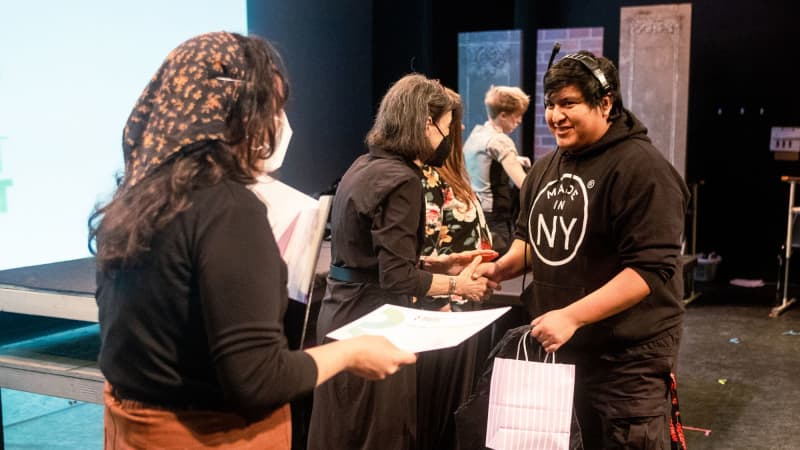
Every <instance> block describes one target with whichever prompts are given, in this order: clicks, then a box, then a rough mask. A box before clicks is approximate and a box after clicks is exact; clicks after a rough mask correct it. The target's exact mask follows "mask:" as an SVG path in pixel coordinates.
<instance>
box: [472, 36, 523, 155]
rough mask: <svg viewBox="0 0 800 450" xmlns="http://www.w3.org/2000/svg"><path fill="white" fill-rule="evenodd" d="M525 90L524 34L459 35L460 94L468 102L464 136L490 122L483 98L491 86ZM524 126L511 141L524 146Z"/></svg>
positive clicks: (518, 145) (518, 129) (512, 136)
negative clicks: (523, 75)
mask: <svg viewBox="0 0 800 450" xmlns="http://www.w3.org/2000/svg"><path fill="white" fill-rule="evenodd" d="M493 84H494V85H505V86H519V87H522V31H521V30H504V31H480V32H473V33H459V34H458V93H459V94H461V100H462V102H463V103H464V126H465V129H464V136H467V135H469V132H470V131H471V130H472V128H473V127H474V126H475V125H477V124H481V123H484V122H486V107H485V106H484V104H483V98H484V96H485V95H486V91H487V90H488V89H489V86H491V85H493ZM521 136H522V126H520V127H518V128H517V130H516V131H515V132H514V133H512V135H511V138H512V139H514V141H515V142H516V144H517V149H518V150H521V148H522V147H521V146H522V138H521Z"/></svg>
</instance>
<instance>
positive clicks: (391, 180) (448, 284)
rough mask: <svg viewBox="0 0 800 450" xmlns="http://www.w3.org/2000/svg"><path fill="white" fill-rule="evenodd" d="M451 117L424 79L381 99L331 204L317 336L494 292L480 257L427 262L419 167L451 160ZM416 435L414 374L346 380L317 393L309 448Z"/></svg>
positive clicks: (388, 444) (380, 443) (407, 444)
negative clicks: (395, 312)
mask: <svg viewBox="0 0 800 450" xmlns="http://www.w3.org/2000/svg"><path fill="white" fill-rule="evenodd" d="M452 111H453V103H452V101H451V100H450V98H449V97H448V95H447V92H446V91H445V88H444V87H443V86H442V85H441V84H440V83H439V82H438V81H434V80H429V79H427V78H425V77H424V76H422V75H417V74H413V75H407V76H405V77H403V78H401V79H400V80H399V81H397V82H396V83H395V84H394V85H393V86H392V87H391V88H390V89H389V91H388V92H387V93H386V95H385V96H384V98H383V100H382V101H381V105H380V108H379V110H378V115H377V117H376V119H375V124H374V126H373V127H372V129H371V130H370V132H369V133H368V134H367V139H366V143H367V146H368V148H369V151H368V153H366V154H364V155H362V156H360V157H359V158H358V159H357V160H356V161H355V162H354V163H353V164H352V165H351V166H350V168H349V169H348V170H347V172H346V173H345V174H344V176H343V177H342V180H341V181H340V183H339V187H338V190H337V192H336V196H335V198H334V200H333V210H332V214H331V229H332V239H331V251H332V254H331V256H332V259H331V263H332V264H331V270H330V274H329V276H328V286H327V292H326V294H325V298H324V299H323V300H322V306H321V308H320V313H319V318H318V321H317V335H318V336H325V335H326V334H327V333H328V332H330V331H332V330H334V329H336V328H339V327H341V326H342V325H345V324H347V323H348V322H350V321H352V320H355V319H357V318H359V317H361V316H363V315H364V314H367V313H369V312H371V311H373V310H374V309H376V308H378V307H380V306H381V305H383V304H386V303H390V304H394V305H399V306H413V304H414V302H415V299H416V298H417V297H422V296H426V295H428V296H433V295H446V294H457V295H460V296H462V297H464V298H468V299H471V300H481V299H483V298H486V297H487V296H488V295H490V293H491V289H492V287H493V286H495V285H494V283H491V282H488V280H486V279H485V278H483V277H476V279H473V277H472V272H473V271H474V269H475V267H477V265H478V264H479V263H480V261H481V258H480V255H481V254H482V253H483V251H481V250H476V251H473V252H465V253H461V254H456V255H444V256H437V257H433V258H426V259H425V260H424V261H423V262H422V263H421V262H420V254H421V250H422V244H423V241H424V233H425V208H424V198H423V195H422V185H421V183H420V179H421V177H422V171H421V167H422V166H423V164H424V163H426V162H430V161H435V160H444V159H446V157H447V153H448V152H449V151H450V150H451V149H452V145H451V144H450V141H449V133H450V122H451V121H452V119H453V113H452ZM465 266H466V267H465ZM432 272H435V273H432ZM416 428H417V427H416V375H415V370H414V367H410V366H406V367H403V368H401V369H400V370H399V371H398V372H397V373H396V374H394V375H392V376H391V377H389V378H387V379H385V380H382V381H378V382H372V381H366V380H363V379H359V378H357V377H352V376H349V375H347V374H340V375H339V376H336V377H334V378H332V379H331V380H330V381H329V382H328V383H326V384H324V385H322V386H319V387H318V388H317V389H316V390H315V392H314V407H313V411H312V417H311V428H310V431H309V442H308V444H309V445H308V448H309V449H381V450H387V449H389V450H391V449H397V450H405V449H410V448H414V446H415V443H416Z"/></svg>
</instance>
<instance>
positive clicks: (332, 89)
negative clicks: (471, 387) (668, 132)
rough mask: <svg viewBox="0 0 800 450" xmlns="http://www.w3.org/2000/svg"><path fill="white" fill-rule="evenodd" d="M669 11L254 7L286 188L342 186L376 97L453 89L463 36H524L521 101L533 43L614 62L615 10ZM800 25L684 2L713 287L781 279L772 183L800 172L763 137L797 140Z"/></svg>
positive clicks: (365, 3)
mask: <svg viewBox="0 0 800 450" xmlns="http://www.w3.org/2000/svg"><path fill="white" fill-rule="evenodd" d="M665 3H683V2H666V1H647V0H640V1H621V0H560V1H557V2H551V1H533V0H496V1H493V2H485V1H484V2H476V1H455V0H408V1H406V2H383V1H369V0H345V1H339V2H322V1H313V0H300V1H295V2H279V1H274V0H270V1H258V0H250V1H249V2H248V7H249V8H250V10H249V11H250V12H249V23H250V29H251V31H252V32H254V33H256V34H262V35H264V36H265V37H268V38H271V39H274V40H276V41H277V43H278V45H279V47H280V49H281V50H282V51H283V53H284V55H285V57H286V59H287V62H288V65H289V69H290V75H291V78H292V81H293V88H294V91H293V92H294V94H293V100H292V104H291V105H290V108H289V109H290V117H291V118H292V119H293V126H294V128H295V137H294V138H293V142H292V150H291V152H290V154H289V157H288V158H287V162H286V168H285V170H284V174H283V175H284V178H285V179H286V180H287V181H289V182H290V183H291V184H294V185H296V186H298V187H300V188H301V189H303V190H306V191H307V192H313V191H317V190H319V189H321V188H322V187H324V186H326V185H327V184H328V183H329V182H330V181H332V180H333V179H334V178H336V177H338V176H340V175H341V174H342V173H343V172H344V170H345V169H346V168H347V167H348V166H349V164H350V163H351V162H352V160H353V159H354V158H355V157H356V156H357V155H358V154H360V153H362V152H363V151H364V148H363V144H362V141H363V137H364V135H365V134H366V131H367V130H368V129H369V127H370V126H371V121H372V117H373V114H374V111H375V108H376V106H377V104H378V102H379V101H380V98H381V96H382V95H383V93H384V92H385V91H386V89H387V88H388V87H389V85H390V84H391V83H392V82H393V81H395V80H396V79H397V78H399V77H400V76H402V75H403V74H406V73H408V72H411V71H417V72H420V73H423V74H425V75H427V76H429V77H432V78H439V79H441V80H442V82H443V83H445V84H446V85H448V86H451V87H457V80H458V77H457V75H458V74H457V51H458V50H457V36H458V33H459V32H463V31H482V30H494V29H510V28H517V29H522V30H523V36H524V40H525V50H524V51H525V54H524V67H525V72H524V78H523V80H524V86H523V89H525V90H526V91H528V92H530V93H533V90H534V86H535V81H536V80H535V78H534V77H535V69H534V66H533V64H534V58H533V56H532V55H533V54H534V51H535V45H536V40H535V39H536V30H537V29H539V28H568V27H595V26H602V27H604V29H605V38H604V49H603V53H604V55H606V56H608V57H609V58H611V59H612V60H614V61H617V59H618V53H619V52H618V48H619V17H620V8H621V7H624V6H642V5H654V4H665ZM289 4H291V6H288V5H289ZM798 18H800V2H794V1H776V0H762V1H756V0H752V1H748V0H702V1H695V2H692V41H691V68H690V84H689V117H688V120H689V122H688V136H687V172H686V173H687V180H688V181H689V182H696V181H700V180H702V181H704V184H703V185H702V186H700V187H699V189H698V191H699V195H698V200H699V207H698V211H697V213H698V216H697V217H698V226H699V229H698V233H697V249H698V251H700V252H709V251H716V252H718V253H719V254H721V255H722V257H723V262H722V264H721V265H720V268H719V272H718V276H719V277H720V278H721V279H727V278H733V277H745V278H763V279H766V280H768V281H774V280H775V279H776V274H777V266H776V260H777V255H778V251H779V248H780V246H781V244H782V242H783V240H784V237H785V224H786V208H787V201H788V186H787V185H786V184H785V183H782V182H781V181H780V179H779V178H780V175H800V162H794V163H787V162H777V161H775V160H774V159H773V155H772V154H771V153H770V151H769V133H770V127H771V126H800V112H798V107H797V106H796V105H797V104H798V101H799V100H800V95H798V92H797V87H796V86H797V83H796V82H795V80H796V79H797V75H796V72H795V71H794V70H793V69H792V68H791V67H790V66H793V65H794V62H795V61H794V60H795V59H796V58H797V54H798V52H797V46H798V44H800V27H798V26H797V20H798ZM742 108H743V109H742ZM742 111H743V112H742ZM762 111H763V112H762ZM525 120H526V126H525V130H526V134H525V135H524V136H523V143H524V145H523V146H524V148H523V149H522V152H523V153H525V154H530V153H531V152H532V142H533V140H532V130H533V126H532V121H533V115H532V114H531V113H529V114H528V115H526V117H525ZM795 266H798V267H800V264H795Z"/></svg>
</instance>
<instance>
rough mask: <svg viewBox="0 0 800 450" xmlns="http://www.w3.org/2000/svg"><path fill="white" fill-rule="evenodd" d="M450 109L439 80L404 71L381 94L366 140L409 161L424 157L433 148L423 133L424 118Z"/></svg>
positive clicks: (426, 158) (450, 104)
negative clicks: (408, 73) (400, 76)
mask: <svg viewBox="0 0 800 450" xmlns="http://www.w3.org/2000/svg"><path fill="white" fill-rule="evenodd" d="M452 109H453V103H452V101H451V100H450V97H448V95H447V92H445V90H444V86H442V85H441V83H439V82H438V81H436V80H430V79H428V78H426V77H424V76H422V75H419V74H411V75H406V76H404V77H403V78H400V79H399V80H397V81H396V82H395V83H394V84H393V85H392V87H390V88H389V90H388V91H387V92H386V94H385V95H384V96H383V100H381V105H380V107H379V108H378V114H377V116H376V117H375V123H374V124H373V126H372V129H371V130H369V133H367V139H366V143H367V145H368V146H369V147H371V148H380V149H383V150H384V151H387V152H389V153H393V154H397V155H400V156H402V157H404V158H406V159H407V160H409V161H413V160H415V159H420V160H421V161H427V160H428V159H430V157H431V156H433V152H434V149H433V148H432V147H431V143H430V141H429V140H428V138H427V136H426V135H425V128H426V125H425V124H426V123H427V119H428V117H430V118H431V119H433V121H434V122H436V121H437V120H439V119H440V118H441V117H442V116H443V115H444V114H445V113H447V111H450V110H452Z"/></svg>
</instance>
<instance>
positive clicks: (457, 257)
mask: <svg viewBox="0 0 800 450" xmlns="http://www.w3.org/2000/svg"><path fill="white" fill-rule="evenodd" d="M476 256H480V257H481V261H483V262H487V261H491V260H493V259H495V258H497V257H498V256H499V253H497V252H496V251H494V250H467V251H464V252H459V253H451V254H449V255H435V256H426V257H425V258H424V259H423V261H424V264H423V267H424V268H425V269H426V270H428V271H430V272H433V273H445V274H448V275H458V274H459V273H461V272H462V271H463V270H464V268H465V267H467V266H468V265H469V263H471V262H472V260H473V259H475V257H476Z"/></svg>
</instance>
